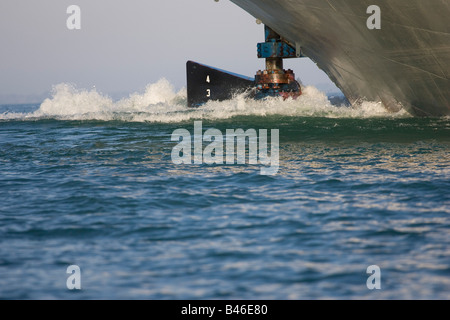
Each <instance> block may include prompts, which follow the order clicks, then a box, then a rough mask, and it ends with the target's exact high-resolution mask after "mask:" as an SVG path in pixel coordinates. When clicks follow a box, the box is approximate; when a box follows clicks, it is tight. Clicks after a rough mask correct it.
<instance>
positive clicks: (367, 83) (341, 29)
mask: <svg viewBox="0 0 450 320" xmlns="http://www.w3.org/2000/svg"><path fill="white" fill-rule="evenodd" d="M231 1H232V2H234V3H236V4H237V5H238V6H240V7H241V8H243V9H244V10H246V11H247V12H249V13H250V14H251V15H253V16H254V17H255V18H257V19H259V20H261V21H262V22H263V23H265V24H267V25H268V26H269V27H271V28H272V29H274V30H275V31H276V32H278V33H279V34H280V35H281V36H283V37H284V38H286V39H287V40H288V41H290V42H293V43H295V44H296V45H297V46H300V47H301V49H302V52H303V54H304V55H305V56H307V57H309V58H311V59H312V60H313V61H314V62H315V63H316V64H317V65H318V67H319V68H320V69H322V70H323V71H324V72H325V73H327V74H328V76H329V77H330V79H331V80H332V81H333V82H334V83H335V84H336V85H337V86H338V87H339V88H340V89H341V90H342V92H343V93H344V94H345V96H346V97H347V99H348V100H349V101H350V102H351V103H352V104H358V103H359V102H361V101H381V102H382V103H383V104H384V105H385V106H386V108H388V109H389V110H392V111H397V110H399V109H400V108H405V109H406V110H407V111H409V112H410V113H412V114H414V115H419V116H445V115H450V24H449V23H448V20H449V18H450V2H449V1H448V0H428V1H424V0H378V1H376V5H378V6H379V8H380V9H381V20H380V22H381V29H369V28H368V26H367V21H368V19H369V18H370V17H371V14H370V13H369V14H368V13H367V9H368V7H369V6H371V5H373V4H374V1H373V0H332V1H331V0H277V1H272V0H231ZM297 73H299V74H301V70H297Z"/></svg>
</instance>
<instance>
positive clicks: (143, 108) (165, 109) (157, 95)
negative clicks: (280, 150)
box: [0, 79, 410, 123]
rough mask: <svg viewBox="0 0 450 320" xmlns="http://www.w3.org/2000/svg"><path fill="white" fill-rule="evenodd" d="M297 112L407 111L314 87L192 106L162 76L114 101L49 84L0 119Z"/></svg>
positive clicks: (176, 118) (165, 118)
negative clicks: (47, 94)
mask: <svg viewBox="0 0 450 320" xmlns="http://www.w3.org/2000/svg"><path fill="white" fill-rule="evenodd" d="M272 115H278V116H292V117H295V116H301V117H328V118H373V117H389V118H398V117H400V118H403V117H410V115H409V114H408V113H407V112H406V111H404V110H402V111H399V112H397V113H391V112H389V111H387V110H386V109H385V108H384V107H383V105H382V104H381V103H377V102H369V101H366V102H362V103H361V104H360V105H358V106H355V107H349V106H345V105H337V106H336V105H333V104H332V103H331V102H330V101H329V99H328V98H327V96H326V95H325V94H324V93H323V92H321V91H319V90H318V89H317V88H315V87H313V86H307V87H304V88H303V94H302V96H301V97H300V98H298V99H297V100H292V99H288V100H285V101H283V99H282V98H268V99H266V100H260V101H255V100H249V99H247V98H246V97H245V95H238V96H236V97H235V98H234V99H232V100H228V101H221V102H219V101H210V102H208V103H207V104H205V105H203V106H201V107H199V108H196V109H191V108H188V107H187V91H186V89H185V88H183V89H181V90H179V91H178V92H177V91H176V90H175V89H174V87H173V85H172V84H171V83H170V82H169V81H168V80H166V79H161V80H159V81H158V82H156V83H153V84H149V85H148V86H147V87H146V89H145V92H144V93H133V94H130V95H129V96H128V97H127V98H124V99H122V100H119V101H113V99H111V98H110V97H108V96H107V95H104V94H101V93H99V92H97V90H96V89H91V90H86V89H77V88H76V87H75V86H73V85H70V84H65V83H62V84H58V85H56V86H54V87H53V90H52V97H51V98H49V99H46V100H45V101H44V102H43V103H42V104H41V105H40V106H39V108H38V109H37V110H35V111H33V112H28V113H20V112H19V113H17V112H5V113H2V114H0V120H39V119H57V120H101V121H130V122H159V123H177V122H184V121H188V120H194V119H195V120H197V119H198V120H217V119H229V118H232V117H235V116H261V117H265V116H272Z"/></svg>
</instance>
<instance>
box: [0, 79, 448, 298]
mask: <svg viewBox="0 0 450 320" xmlns="http://www.w3.org/2000/svg"><path fill="white" fill-rule="evenodd" d="M194 121H202V124H203V130H207V129H208V128H215V129H219V130H221V131H222V132H225V131H226V130H227V129H238V128H242V129H244V130H248V129H256V130H259V129H268V130H271V129H278V130H279V170H278V172H277V174H275V175H262V174H261V170H260V169H261V166H260V165H250V164H240V165H238V164H227V163H225V164H221V165H217V164H215V165H207V164H174V162H173V159H172V157H171V153H172V150H173V148H174V146H175V145H176V142H174V141H172V139H171V135H172V133H173V132H174V131H175V130H177V129H180V128H181V129H186V130H188V131H190V132H192V130H193V128H194ZM449 152H450V119H449V118H448V117H447V118H415V117H412V116H410V115H409V114H408V113H407V112H404V111H402V112H399V113H394V114H393V113H389V112H387V111H386V110H385V109H384V108H383V107H382V106H381V105H380V104H377V103H373V102H365V103H363V104H362V105H361V106H359V107H349V106H345V105H342V106H340V105H333V104H331V103H330V102H329V100H328V99H327V97H326V95H324V94H323V93H321V92H319V91H318V90H317V89H315V88H314V87H307V88H305V89H304V94H303V96H302V97H301V98H299V99H298V100H295V101H294V100H286V101H283V100H281V99H269V100H266V101H249V100H246V99H245V98H244V97H236V98H235V99H233V100H230V101H224V102H209V103H208V104H206V105H204V106H202V107H200V108H198V109H188V108H187V107H186V90H180V91H179V92H177V90H174V89H173V87H172V85H171V84H170V83H169V82H168V81H166V80H161V81H159V82H157V83H155V84H152V85H149V86H148V87H147V88H146V90H145V92H144V93H135V94H132V95H130V96H129V97H127V98H124V99H122V100H119V101H114V100H112V99H111V98H109V97H108V96H107V95H104V94H101V93H99V92H97V91H96V90H95V89H92V90H83V89H77V88H75V87H73V86H71V85H67V84H61V85H58V86H56V87H55V88H54V92H53V95H52V97H51V98H49V99H47V100H45V101H44V102H43V103H41V104H35V105H20V106H18V105H3V106H1V107H0V298H2V299H283V300H284V299H449V298H450V195H449V190H450V156H449ZM70 266H77V267H79V270H80V272H79V274H78V278H77V280H78V281H79V282H80V285H81V290H77V289H75V290H70V289H73V288H70V286H69V285H68V283H69V281H68V280H69V278H70V277H72V276H73V275H71V273H70V272H69V273H68V270H69V269H68V268H69V267H70ZM371 266H377V267H378V268H379V271H380V272H379V273H378V274H377V275H376V276H377V278H376V281H377V282H378V284H379V285H380V286H379V287H380V288H379V289H378V288H374V287H371V286H370V285H369V282H371V281H372V280H371V277H372V276H373V275H372V274H371V272H368V271H369V270H373V269H370V268H369V267H371ZM70 270H72V269H70Z"/></svg>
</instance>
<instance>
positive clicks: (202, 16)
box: [0, 0, 331, 95]
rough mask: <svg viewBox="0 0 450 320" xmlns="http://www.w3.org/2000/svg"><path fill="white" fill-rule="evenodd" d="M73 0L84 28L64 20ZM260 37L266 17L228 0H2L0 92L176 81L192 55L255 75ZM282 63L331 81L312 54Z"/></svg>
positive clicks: (120, 89)
mask: <svg viewBox="0 0 450 320" xmlns="http://www.w3.org/2000/svg"><path fill="white" fill-rule="evenodd" d="M70 5H78V6H79V7H80V8H81V30H69V29H68V28H67V26H66V21H67V19H68V18H69V16H70V14H67V13H66V11H67V8H68V7H69V6H70ZM263 40H264V32H263V25H257V24H256V23H255V18H253V17H252V16H250V15H249V14H248V13H246V12H245V11H243V10H242V9H241V8H239V7H237V6H236V5H235V4H233V3H231V2H230V1H228V0H221V1H220V2H215V1H214V0H165V1H156V0H128V1H124V0H121V1H120V0H70V1H66V0H1V2H0V95H7V94H40V93H43V92H48V91H49V90H51V88H52V86H53V85H55V84H58V83H62V82H65V83H73V84H75V85H76V86H77V87H78V88H86V89H90V88H92V87H93V86H95V87H96V88H97V90H98V91H99V92H102V93H106V94H111V93H132V92H140V91H142V90H143V89H144V88H145V86H146V85H147V84H149V83H153V82H156V81H157V80H159V79H161V78H163V77H165V78H166V79H168V80H169V81H170V82H171V83H172V84H173V85H174V86H175V87H176V88H177V89H179V88H181V87H183V86H184V85H185V81H186V80H185V63H186V61H187V60H194V61H198V62H202V63H205V64H208V65H212V66H216V67H219V68H221V69H226V70H229V71H233V72H236V73H240V74H244V75H248V76H252V77H253V76H254V74H255V72H256V71H257V70H258V69H262V68H263V67H264V61H263V60H261V59H258V58H257V55H256V44H257V43H258V42H262V41H263ZM285 66H286V67H288V68H292V69H294V71H295V72H296V75H297V77H300V78H301V79H302V81H303V82H304V83H306V84H320V83H331V82H330V81H329V80H328V78H327V76H326V75H325V74H324V73H323V72H322V71H320V70H318V69H317V67H316V66H315V65H314V64H313V63H312V62H311V61H310V60H309V59H293V60H290V61H288V62H286V63H285Z"/></svg>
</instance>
